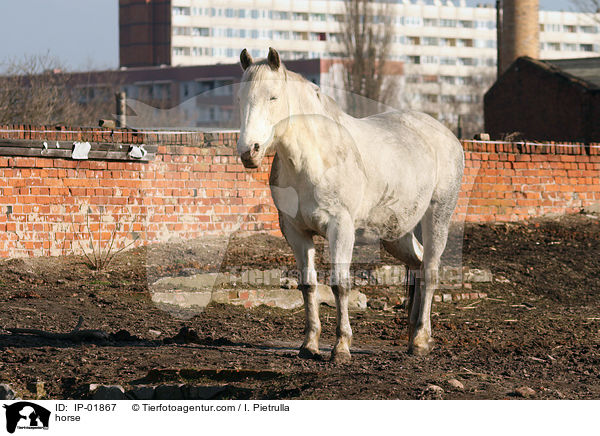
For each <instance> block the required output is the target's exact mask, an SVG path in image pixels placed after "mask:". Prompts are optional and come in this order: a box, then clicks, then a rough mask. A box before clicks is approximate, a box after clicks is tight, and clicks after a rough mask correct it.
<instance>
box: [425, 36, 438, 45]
mask: <svg viewBox="0 0 600 436" xmlns="http://www.w3.org/2000/svg"><path fill="white" fill-rule="evenodd" d="M423 45H438V39H437V38H434V37H432V36H425V37H423Z"/></svg>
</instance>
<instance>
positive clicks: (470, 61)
mask: <svg viewBox="0 0 600 436" xmlns="http://www.w3.org/2000/svg"><path fill="white" fill-rule="evenodd" d="M458 65H466V66H469V67H473V66H476V65H477V60H476V59H473V58H458Z"/></svg>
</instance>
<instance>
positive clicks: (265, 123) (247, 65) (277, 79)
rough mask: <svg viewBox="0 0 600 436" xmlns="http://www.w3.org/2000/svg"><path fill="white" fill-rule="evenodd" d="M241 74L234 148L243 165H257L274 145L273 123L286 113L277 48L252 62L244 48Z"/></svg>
mask: <svg viewBox="0 0 600 436" xmlns="http://www.w3.org/2000/svg"><path fill="white" fill-rule="evenodd" d="M240 63H241V65H242V69H243V70H244V74H243V76H242V82H241V84H240V88H239V92H238V101H239V105H240V119H241V126H240V138H239V140H238V144H237V151H238V153H239V154H240V157H241V158H242V163H243V164H244V166H245V167H246V168H257V167H258V166H259V165H260V163H261V161H262V159H263V157H264V156H265V153H266V152H267V151H268V150H269V148H270V147H271V146H272V145H273V142H274V138H275V127H276V126H277V124H278V123H280V122H281V121H283V120H285V119H287V118H288V117H289V103H288V93H287V89H286V87H287V83H286V80H285V78H286V73H285V67H284V66H283V65H282V64H281V61H280V60H279V54H278V53H277V51H276V50H274V49H272V48H269V55H268V57H267V59H265V60H263V61H260V62H256V63H255V62H254V61H253V60H252V57H251V56H250V54H249V53H248V51H247V50H246V49H244V50H243V51H242V53H241V54H240Z"/></svg>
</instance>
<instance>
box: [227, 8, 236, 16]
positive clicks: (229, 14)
mask: <svg viewBox="0 0 600 436" xmlns="http://www.w3.org/2000/svg"><path fill="white" fill-rule="evenodd" d="M225 16H226V17H227V18H233V17H235V11H234V10H233V9H231V8H227V9H225Z"/></svg>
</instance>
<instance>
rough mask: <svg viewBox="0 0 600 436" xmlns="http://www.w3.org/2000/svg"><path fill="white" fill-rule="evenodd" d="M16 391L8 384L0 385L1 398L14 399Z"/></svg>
mask: <svg viewBox="0 0 600 436" xmlns="http://www.w3.org/2000/svg"><path fill="white" fill-rule="evenodd" d="M14 399H15V391H13V390H12V389H11V387H10V386H9V385H7V384H1V385H0V400H14Z"/></svg>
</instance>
